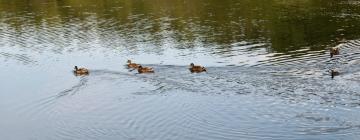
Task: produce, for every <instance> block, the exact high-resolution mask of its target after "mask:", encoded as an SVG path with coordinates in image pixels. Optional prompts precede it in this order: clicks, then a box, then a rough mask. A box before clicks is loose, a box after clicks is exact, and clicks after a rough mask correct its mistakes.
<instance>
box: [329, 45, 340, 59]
mask: <svg viewBox="0 0 360 140" xmlns="http://www.w3.org/2000/svg"><path fill="white" fill-rule="evenodd" d="M339 54H340V48H339V47H332V48H330V58H332V57H333V56H334V55H339Z"/></svg>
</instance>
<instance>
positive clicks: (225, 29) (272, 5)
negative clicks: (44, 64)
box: [0, 0, 360, 59]
mask: <svg viewBox="0 0 360 140" xmlns="http://www.w3.org/2000/svg"><path fill="white" fill-rule="evenodd" d="M0 10H1V13H2V14H1V21H0V22H1V24H2V27H1V37H2V39H1V40H2V42H3V43H8V42H11V44H3V45H5V46H9V45H11V46H13V45H20V46H22V47H29V48H30V49H34V48H37V47H34V46H35V45H37V46H39V45H40V46H42V47H44V46H47V47H50V49H52V50H55V51H57V52H63V48H66V47H69V46H71V45H73V46H72V47H71V48H70V49H71V50H72V49H88V48H93V47H99V46H101V47H106V48H108V47H109V48H111V49H120V50H121V49H124V47H127V48H128V49H135V50H143V49H145V50H144V52H145V53H146V52H147V51H151V50H154V52H156V53H162V52H163V50H164V48H166V47H173V48H176V49H187V50H190V49H191V48H197V47H201V48H206V49H205V51H206V52H207V53H210V54H214V55H219V56H222V57H232V56H238V55H243V54H242V53H241V52H249V53H253V54H257V55H259V54H267V53H277V54H285V55H287V54H290V56H291V57H297V56H303V55H304V54H306V53H312V52H314V51H315V52H316V51H320V50H324V49H326V47H327V46H326V45H333V44H332V40H335V38H346V39H356V38H358V37H359V35H358V33H357V31H359V30H360V29H359V27H358V26H355V25H358V24H359V18H358V17H359V15H358V14H356V13H359V10H360V8H359V7H358V5H356V4H353V3H352V2H347V1H335V0H333V1H322V0H311V1H291V2H290V1H277V0H272V1H267V2H262V1H261V0H252V1H248V0H242V1H234V0H225V1H221V2H220V1H201V0H200V1H190V0H185V1H184V0H175V1H171V2H169V1H166V0H160V1H138V0H136V1H133V0H115V1H96V2H95V1H82V0H77V1H74V0H65V1H53V0H50V1H26V2H23V1H20V0H15V1H1V5H0ZM6 38H7V39H9V40H11V41H9V40H5V39H6ZM244 41H245V42H248V44H266V45H261V46H258V45H255V46H256V47H251V46H250V47H247V49H246V50H242V51H241V52H239V51H238V50H237V49H233V48H234V45H231V44H234V43H239V42H240V43H241V42H244ZM75 45H76V47H75ZM134 46H136V48H132V47H134ZM144 46H147V47H144ZM138 47H143V48H140V49H139V48H138ZM235 47H237V46H236V45H235ZM147 48H151V49H147ZM261 48H262V49H261ZM259 49H260V50H259ZM303 49H306V51H303V52H301V53H297V51H296V50H303ZM218 50H221V51H218ZM258 50H259V51H260V52H258ZM39 51H44V50H43V49H40V50H39ZM229 53H230V55H229ZM246 57H251V56H246ZM266 57H270V59H271V57H272V56H271V55H270V56H266ZM260 59H261V58H260Z"/></svg>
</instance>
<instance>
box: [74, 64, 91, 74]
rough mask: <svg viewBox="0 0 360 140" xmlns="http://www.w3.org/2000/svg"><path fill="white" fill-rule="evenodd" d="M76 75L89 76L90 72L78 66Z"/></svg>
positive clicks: (75, 69) (75, 71)
mask: <svg viewBox="0 0 360 140" xmlns="http://www.w3.org/2000/svg"><path fill="white" fill-rule="evenodd" d="M74 73H75V74H76V75H87V74H89V70H88V69H86V68H78V67H77V66H75V68H74Z"/></svg>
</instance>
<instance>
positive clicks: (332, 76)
mask: <svg viewBox="0 0 360 140" xmlns="http://www.w3.org/2000/svg"><path fill="white" fill-rule="evenodd" d="M330 73H331V78H332V79H334V77H335V76H338V75H340V72H339V71H338V70H336V69H331V70H330Z"/></svg>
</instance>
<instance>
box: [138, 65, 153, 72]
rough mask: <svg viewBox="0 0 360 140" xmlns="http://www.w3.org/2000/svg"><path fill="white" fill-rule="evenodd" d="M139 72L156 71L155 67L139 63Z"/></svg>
mask: <svg viewBox="0 0 360 140" xmlns="http://www.w3.org/2000/svg"><path fill="white" fill-rule="evenodd" d="M138 72H139V73H154V69H153V68H150V67H142V66H141V65H139V67H138Z"/></svg>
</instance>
